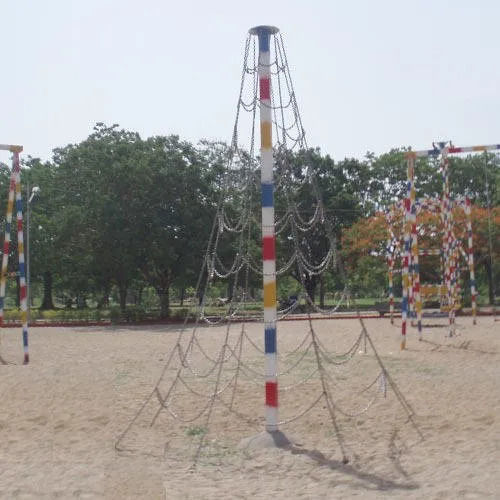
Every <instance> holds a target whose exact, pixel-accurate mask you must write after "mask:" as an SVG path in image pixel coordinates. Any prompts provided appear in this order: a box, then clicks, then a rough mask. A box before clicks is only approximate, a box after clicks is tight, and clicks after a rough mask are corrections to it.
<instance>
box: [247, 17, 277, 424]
mask: <svg viewBox="0 0 500 500" xmlns="http://www.w3.org/2000/svg"><path fill="white" fill-rule="evenodd" d="M277 32H278V28H275V27H273V26H257V27H255V28H252V29H251V30H250V34H252V35H256V36H257V37H258V39H259V65H258V74H259V104H260V155H261V191H262V266H263V297H264V343H265V344H264V345H265V352H266V430H267V431H276V430H278V375H277V374H278V360H277V348H276V320H277V313H276V238H275V234H274V183H273V163H274V159H273V141H272V115H271V111H272V108H271V66H270V63H271V57H270V54H271V53H270V40H271V35H273V34H275V33H277Z"/></svg>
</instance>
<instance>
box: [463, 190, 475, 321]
mask: <svg viewBox="0 0 500 500" xmlns="http://www.w3.org/2000/svg"><path fill="white" fill-rule="evenodd" d="M465 215H466V217H467V254H468V257H469V259H468V264H469V277H470V297H471V306H472V323H473V324H474V325H475V324H476V315H477V305H476V293H477V292H476V278H475V275H474V247H473V245H472V216H471V204H470V199H469V198H465Z"/></svg>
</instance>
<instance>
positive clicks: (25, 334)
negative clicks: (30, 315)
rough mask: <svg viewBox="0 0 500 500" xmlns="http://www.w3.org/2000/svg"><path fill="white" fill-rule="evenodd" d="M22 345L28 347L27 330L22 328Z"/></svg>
mask: <svg viewBox="0 0 500 500" xmlns="http://www.w3.org/2000/svg"><path fill="white" fill-rule="evenodd" d="M23 346H24V347H28V330H25V329H23Z"/></svg>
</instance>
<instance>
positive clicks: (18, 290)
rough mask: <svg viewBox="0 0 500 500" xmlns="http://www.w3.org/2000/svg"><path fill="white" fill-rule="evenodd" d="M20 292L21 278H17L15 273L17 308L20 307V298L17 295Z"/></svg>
mask: <svg viewBox="0 0 500 500" xmlns="http://www.w3.org/2000/svg"><path fill="white" fill-rule="evenodd" d="M20 293H21V280H20V279H19V275H16V307H17V309H19V308H20V307H21V300H20V298H19V295H20Z"/></svg>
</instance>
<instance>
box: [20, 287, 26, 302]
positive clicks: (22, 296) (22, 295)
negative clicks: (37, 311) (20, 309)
mask: <svg viewBox="0 0 500 500" xmlns="http://www.w3.org/2000/svg"><path fill="white" fill-rule="evenodd" d="M19 298H20V299H21V300H23V299H25V298H26V287H25V286H22V287H21V289H20V290H19Z"/></svg>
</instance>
